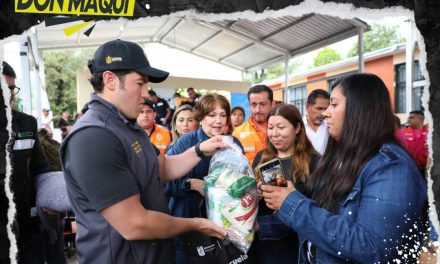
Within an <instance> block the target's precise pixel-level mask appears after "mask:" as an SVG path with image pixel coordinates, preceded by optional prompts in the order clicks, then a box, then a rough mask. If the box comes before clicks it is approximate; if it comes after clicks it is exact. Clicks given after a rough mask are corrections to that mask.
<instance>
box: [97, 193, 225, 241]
mask: <svg viewBox="0 0 440 264" xmlns="http://www.w3.org/2000/svg"><path fill="white" fill-rule="evenodd" d="M101 213H102V214H103V216H104V218H105V219H106V220H107V221H108V222H109V223H110V225H111V226H112V227H113V228H114V229H116V231H118V232H119V234H121V235H122V236H123V237H124V238H125V239H127V240H139V239H143V240H151V239H165V238H171V237H174V236H177V235H179V234H182V233H185V232H189V231H192V230H194V231H198V232H201V233H203V234H205V235H207V236H214V237H217V238H219V239H224V238H225V236H226V231H225V230H224V229H223V228H221V227H218V226H216V225H215V224H214V223H212V222H210V221H209V220H207V219H204V218H178V217H173V216H170V215H167V214H164V213H160V212H157V211H151V210H145V208H144V207H143V206H142V205H141V203H140V198H139V195H133V196H131V197H128V198H127V199H124V200H122V201H120V202H118V203H116V204H113V205H111V206H109V207H107V208H105V209H103V210H102V211H101Z"/></svg>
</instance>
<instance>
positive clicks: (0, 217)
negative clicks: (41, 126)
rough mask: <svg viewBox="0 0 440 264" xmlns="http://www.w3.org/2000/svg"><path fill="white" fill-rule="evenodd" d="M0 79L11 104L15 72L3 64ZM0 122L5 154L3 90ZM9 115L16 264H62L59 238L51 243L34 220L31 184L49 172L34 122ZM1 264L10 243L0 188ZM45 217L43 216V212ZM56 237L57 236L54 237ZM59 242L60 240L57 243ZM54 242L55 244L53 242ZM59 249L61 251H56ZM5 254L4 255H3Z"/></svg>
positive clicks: (14, 113) (2, 176)
mask: <svg viewBox="0 0 440 264" xmlns="http://www.w3.org/2000/svg"><path fill="white" fill-rule="evenodd" d="M2 76H3V79H4V80H5V82H6V84H7V85H8V87H9V89H10V90H11V101H12V100H13V96H14V90H15V89H16V87H15V78H16V75H15V72H14V70H13V69H12V67H11V66H10V65H9V64H7V63H6V62H3V70H2ZM0 99H1V100H0V107H1V112H0V120H1V124H0V127H1V131H2V133H1V137H0V138H1V145H0V149H3V150H5V144H6V142H7V139H8V134H7V133H6V134H4V131H5V129H6V124H7V120H6V111H5V102H4V97H3V90H2V89H0ZM11 115H12V125H11V127H12V131H13V133H12V136H13V138H12V141H11V144H9V145H8V151H9V152H10V153H11V155H10V157H11V165H12V174H11V176H10V181H11V184H10V188H11V191H12V192H13V195H14V203H15V208H16V215H15V218H14V222H13V224H12V230H13V232H14V234H15V236H16V241H17V247H18V259H17V261H18V263H44V262H45V261H47V263H65V262H66V260H65V258H64V253H63V245H62V243H63V242H62V241H63V240H62V237H59V236H58V237H55V238H54V239H55V240H56V241H57V242H59V243H50V241H49V234H48V233H47V232H45V231H42V229H41V227H42V225H41V222H40V219H39V217H38V216H37V209H36V207H35V205H36V190H35V188H34V181H35V179H36V178H37V177H38V175H40V174H43V173H46V172H49V171H50V167H49V163H48V161H47V158H46V156H45V155H44V154H43V152H42V149H41V146H40V143H39V140H38V132H37V120H36V119H35V118H34V117H32V116H30V115H27V114H25V113H21V112H18V111H16V110H15V109H13V108H12V109H11ZM4 154H5V153H4V152H2V153H1V162H2V166H1V172H0V181H1V186H2V187H3V186H4V180H5V174H6V171H5V166H3V165H6V164H5V155H4ZM0 189H1V190H0V212H2V213H1V214H0V248H1V250H0V252H1V253H0V263H9V261H10V260H9V254H8V252H9V247H10V242H9V240H8V237H7V233H6V223H7V214H6V212H7V210H8V199H7V197H6V195H5V191H4V188H0ZM43 213H44V214H46V212H43ZM55 236H56V235H55ZM60 239H61V240H60ZM52 241H54V240H52ZM59 245H61V249H60V247H59ZM5 252H6V253H5Z"/></svg>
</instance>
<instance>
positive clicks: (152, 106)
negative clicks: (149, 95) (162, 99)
mask: <svg viewBox="0 0 440 264" xmlns="http://www.w3.org/2000/svg"><path fill="white" fill-rule="evenodd" d="M144 105H148V106H149V107H151V109H153V111H154V112H156V104H154V103H153V101H151V100H148V99H145V101H144Z"/></svg>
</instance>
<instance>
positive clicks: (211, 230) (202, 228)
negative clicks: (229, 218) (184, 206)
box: [193, 218, 227, 240]
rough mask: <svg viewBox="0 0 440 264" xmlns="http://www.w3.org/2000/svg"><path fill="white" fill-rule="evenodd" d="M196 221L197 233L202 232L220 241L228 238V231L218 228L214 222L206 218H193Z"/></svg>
mask: <svg viewBox="0 0 440 264" xmlns="http://www.w3.org/2000/svg"><path fill="white" fill-rule="evenodd" d="M193 220H194V221H195V231H197V232H200V233H202V234H204V235H206V236H213V237H216V238H218V239H221V240H223V239H225V238H226V235H227V233H226V229H224V228H222V227H219V226H217V225H216V224H214V223H213V222H211V221H209V220H208V219H205V218H193Z"/></svg>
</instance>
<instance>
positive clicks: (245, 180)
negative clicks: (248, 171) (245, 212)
mask: <svg viewBox="0 0 440 264" xmlns="http://www.w3.org/2000/svg"><path fill="white" fill-rule="evenodd" d="M256 187H257V183H256V181H255V179H254V178H251V177H247V176H244V177H241V178H239V179H238V180H237V181H236V182H234V183H233V184H232V185H231V186H229V188H228V190H227V192H228V194H229V195H230V196H232V197H234V198H240V197H242V196H243V194H245V193H246V192H247V191H248V190H249V189H250V188H256Z"/></svg>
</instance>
